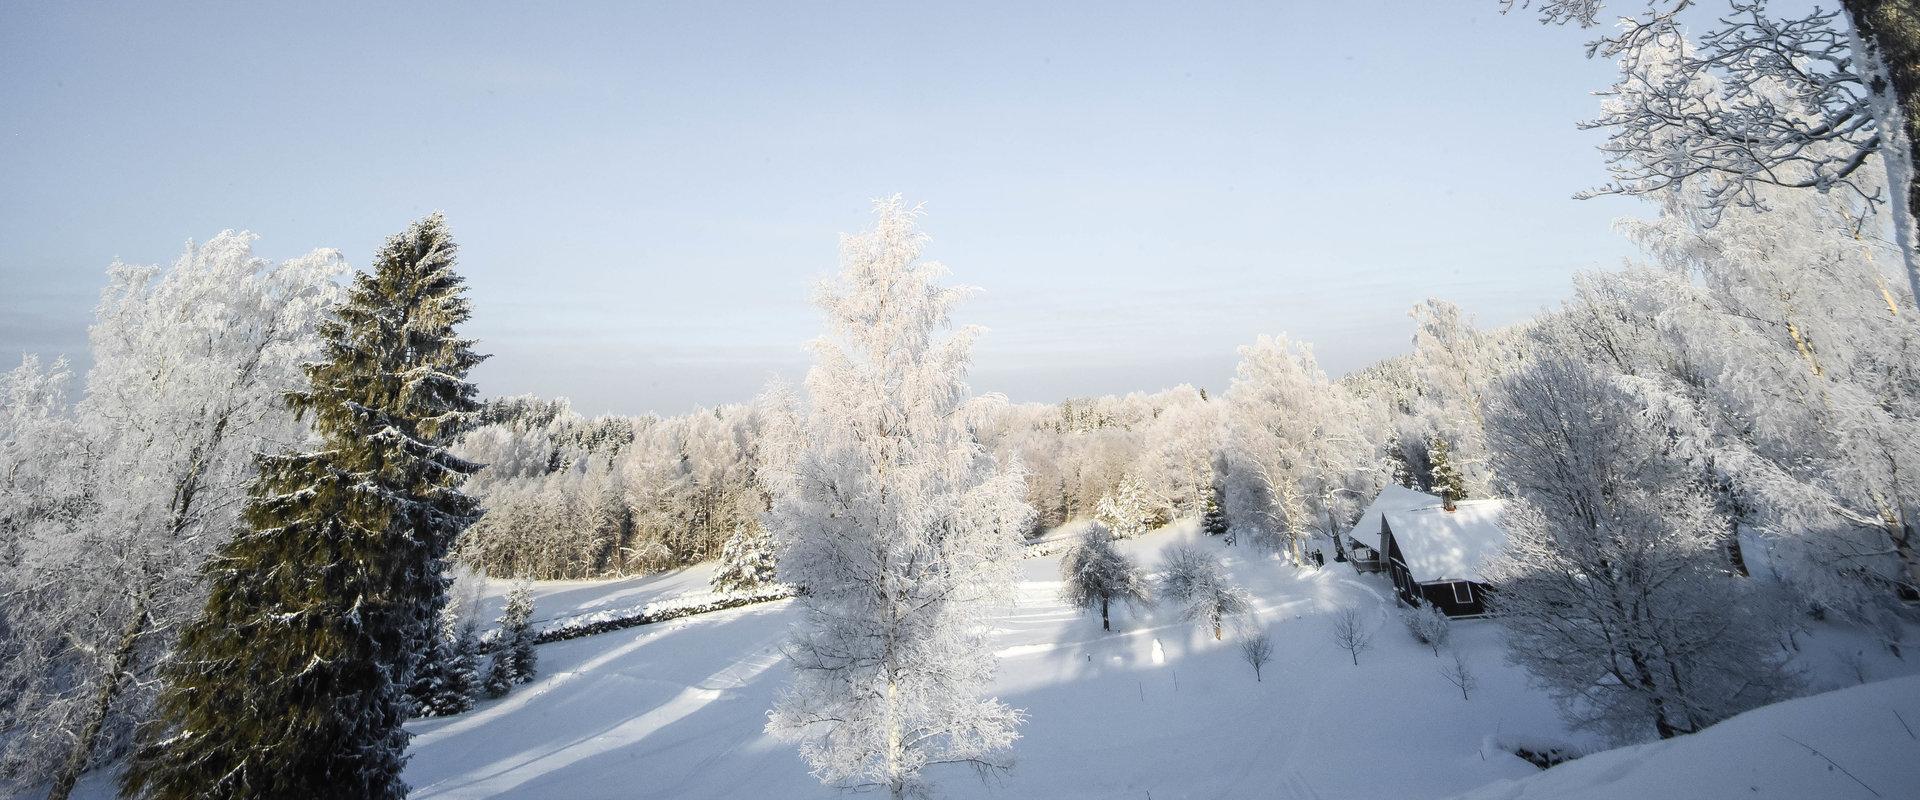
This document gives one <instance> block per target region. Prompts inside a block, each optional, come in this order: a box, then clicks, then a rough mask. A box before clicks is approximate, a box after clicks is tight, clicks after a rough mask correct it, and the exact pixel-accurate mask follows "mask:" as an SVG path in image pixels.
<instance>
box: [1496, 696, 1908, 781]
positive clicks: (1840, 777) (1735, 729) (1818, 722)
mask: <svg viewBox="0 0 1920 800" xmlns="http://www.w3.org/2000/svg"><path fill="white" fill-rule="evenodd" d="M1916 734H1920V676H1908V677H1904V678H1893V679H1890V680H1884V681H1878V682H1875V683H1869V684H1865V685H1862V686H1855V687H1853V688H1850V689H1841V690H1838V691H1834V692H1829V693H1826V694H1821V695H1814V696H1812V697H1802V698H1799V699H1797V700H1789V701H1787V702H1784V703H1779V704H1776V705H1771V706H1767V707H1765V708H1760V709H1755V710H1753V711H1749V712H1747V713H1745V714H1741V715H1739V716H1737V717H1734V718H1733V719H1729V720H1727V721H1725V722H1722V723H1720V724H1718V725H1715V726H1713V727H1711V728H1708V729H1706V730H1704V731H1701V732H1700V733H1697V734H1694V735H1692V736H1682V737H1680V738H1678V739H1673V740H1670V741H1665V742H1656V743H1653V744H1643V745H1636V746H1633V747H1623V748H1620V749H1618V750H1609V751H1607V752H1604V753H1596V754H1594V755H1590V756H1587V757H1585V758H1582V759H1579V760H1577V761H1573V762H1569V763H1566V764H1562V765H1560V766H1557V767H1554V768H1553V769H1550V770H1547V771H1545V772H1542V773H1540V774H1538V775H1534V776H1530V777H1527V778H1523V779H1521V780H1518V781H1502V782H1499V783H1496V784H1493V785H1490V786H1486V787H1484V788H1481V789H1478V790H1475V791H1472V792H1469V793H1467V794H1465V795H1461V800H1548V799H1549V798H1550V799H1551V800H1603V798H1657V797H1685V798H1689V800H1716V799H1717V798H1729V800H1731V798H1782V799H1783V800H1786V799H1791V800H1801V799H1802V798H1826V799H1827V800H1843V798H1856V797H1857V798H1875V797H1883V798H1916V797H1920V738H1916ZM1814 751H1819V752H1818V753H1815V752H1814ZM1823 756H1824V757H1823ZM1827 759H1831V760H1832V761H1831V762H1829V761H1828V760H1827ZM1849 773H1850V774H1849Z"/></svg>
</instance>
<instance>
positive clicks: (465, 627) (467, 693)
mask: <svg viewBox="0 0 1920 800" xmlns="http://www.w3.org/2000/svg"><path fill="white" fill-rule="evenodd" d="M452 642H453V646H452V648H451V652H450V653H449V656H450V657H449V658H448V660H447V666H446V670H445V672H444V673H443V677H442V678H441V681H440V690H439V691H438V692H436V693H435V694H434V696H433V699H432V708H433V714H434V716H440V717H445V716H450V715H453V714H460V713H464V712H466V711H469V710H471V709H472V708H473V701H474V697H475V696H476V695H478V694H479V693H480V631H479V624H478V623H476V622H475V621H474V619H473V615H471V614H467V615H463V616H462V617H461V618H460V619H459V620H458V621H457V622H455V623H454V627H453V639H452Z"/></svg>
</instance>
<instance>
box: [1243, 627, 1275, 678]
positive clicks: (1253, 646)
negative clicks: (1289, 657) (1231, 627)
mask: <svg viewBox="0 0 1920 800" xmlns="http://www.w3.org/2000/svg"><path fill="white" fill-rule="evenodd" d="M1240 657H1241V658H1245V659H1246V660H1247V663H1248V664H1251V665H1253V679H1254V680H1255V681H1258V680H1260V668H1261V667H1263V666H1266V663H1267V662H1268V661H1272V660H1273V639H1272V637H1269V636H1267V634H1265V633H1264V632H1263V633H1256V634H1253V635H1251V636H1248V637H1247V638H1245V639H1241V640H1240Z"/></svg>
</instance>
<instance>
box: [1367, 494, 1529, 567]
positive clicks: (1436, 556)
mask: <svg viewBox="0 0 1920 800" xmlns="http://www.w3.org/2000/svg"><path fill="white" fill-rule="evenodd" d="M1505 508H1506V502H1505V501H1503V500H1469V501H1463V502H1460V503H1455V504H1454V509H1453V510H1452V511H1448V510H1446V509H1445V508H1442V507H1440V506H1431V507H1427V508H1416V509H1411V510H1407V511H1388V512H1386V518H1387V526H1388V527H1390V528H1392V529H1393V541H1394V542H1395V543H1396V544H1398V545H1399V546H1400V557H1401V558H1402V559H1404V560H1405V561H1406V563H1407V569H1408V570H1410V571H1411V572H1412V573H1413V579H1414V580H1416V581H1419V582H1421V583H1428V582H1431V581H1443V580H1455V581H1484V580H1485V578H1482V577H1481V576H1480V570H1481V569H1482V568H1484V567H1485V566H1486V564H1487V561H1488V559H1491V558H1492V557H1493V556H1494V555H1496V554H1498V553H1499V552H1500V551H1501V550H1503V549H1505V548H1506V546H1507V530H1506V529H1505V528H1503V527H1500V512H1501V511H1502V510H1504V509H1505Z"/></svg>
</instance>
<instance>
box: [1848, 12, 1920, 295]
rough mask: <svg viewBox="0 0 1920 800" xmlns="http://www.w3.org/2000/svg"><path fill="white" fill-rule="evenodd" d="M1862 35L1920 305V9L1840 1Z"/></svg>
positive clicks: (1900, 231)
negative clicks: (1918, 174) (1919, 174)
mask: <svg viewBox="0 0 1920 800" xmlns="http://www.w3.org/2000/svg"><path fill="white" fill-rule="evenodd" d="M1840 6H1841V8H1844V9H1845V10H1846V12H1847V19H1848V21H1850V22H1852V23H1853V30H1854V33H1855V35H1856V36H1857V37H1858V39H1859V43H1858V44H1859V49H1861V50H1863V51H1864V52H1862V53H1860V56H1861V57H1860V58H1859V59H1858V63H1859V64H1860V66H1862V67H1864V68H1865V69H1863V70H1862V71H1863V76H1862V77H1865V78H1866V79H1867V88H1868V89H1869V90H1870V91H1872V92H1873V94H1874V95H1875V96H1876V97H1878V98H1879V99H1880V103H1879V106H1880V108H1878V109H1877V111H1878V112H1879V114H1878V116H1879V117H1880V119H1879V120H1878V121H1879V122H1880V123H1881V128H1880V141H1881V156H1882V157H1883V159H1884V160H1885V161H1886V167H1887V178H1888V181H1887V183H1888V186H1887V193H1888V194H1889V195H1892V197H1891V198H1889V199H1891V200H1892V203H1891V204H1890V205H1891V206H1892V208H1893V224H1894V228H1895V230H1894V234H1895V238H1896V239H1897V240H1898V241H1899V243H1900V256H1901V258H1902V259H1903V260H1904V261H1905V262H1906V271H1907V283H1908V287H1909V288H1910V289H1911V290H1912V291H1913V295H1914V299H1915V302H1916V303H1920V256H1916V254H1915V252H1914V249H1915V247H1916V245H1920V242H1917V241H1916V237H1920V228H1917V227H1916V219H1915V212H1916V211H1920V181H1916V180H1915V176H1914V168H1915V165H1916V164H1920V7H1916V6H1915V4H1914V2H1913V0H1840Z"/></svg>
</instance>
